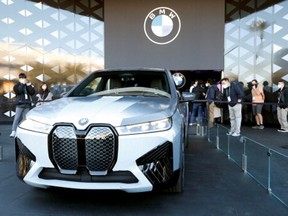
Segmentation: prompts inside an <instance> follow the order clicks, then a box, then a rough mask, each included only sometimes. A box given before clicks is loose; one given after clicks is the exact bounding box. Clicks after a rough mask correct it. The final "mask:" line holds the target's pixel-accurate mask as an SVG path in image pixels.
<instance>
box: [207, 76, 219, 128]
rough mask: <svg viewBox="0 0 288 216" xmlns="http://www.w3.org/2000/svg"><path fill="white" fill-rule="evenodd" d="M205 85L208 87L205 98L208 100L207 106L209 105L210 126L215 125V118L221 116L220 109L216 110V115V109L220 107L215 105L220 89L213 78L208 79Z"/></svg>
mask: <svg viewBox="0 0 288 216" xmlns="http://www.w3.org/2000/svg"><path fill="white" fill-rule="evenodd" d="M205 87H206V88H207V91H206V94H205V99H206V100H207V103H206V107H207V112H208V118H209V122H208V126H209V128H212V127H213V124H214V120H215V118H218V117H220V116H219V114H220V110H219V111H218V110H217V111H216V115H215V109H219V108H218V107H216V106H215V104H214V101H215V100H216V98H215V97H216V91H219V89H218V88H217V86H216V85H214V84H213V80H212V79H210V78H209V79H208V80H207V82H206V84H205Z"/></svg>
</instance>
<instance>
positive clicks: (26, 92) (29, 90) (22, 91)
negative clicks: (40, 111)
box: [13, 82, 35, 107]
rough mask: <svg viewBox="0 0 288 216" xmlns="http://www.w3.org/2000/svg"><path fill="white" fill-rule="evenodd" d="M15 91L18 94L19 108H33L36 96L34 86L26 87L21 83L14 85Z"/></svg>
mask: <svg viewBox="0 0 288 216" xmlns="http://www.w3.org/2000/svg"><path fill="white" fill-rule="evenodd" d="M13 90H14V92H15V94H16V101H17V104H16V105H17V106H18V107H31V106H32V103H31V102H32V96H33V95H34V94H35V88H34V86H33V85H26V84H22V83H20V82H19V83H17V84H16V85H14V87H13Z"/></svg>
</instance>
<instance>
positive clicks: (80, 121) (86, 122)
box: [78, 118, 89, 126]
mask: <svg viewBox="0 0 288 216" xmlns="http://www.w3.org/2000/svg"><path fill="white" fill-rule="evenodd" d="M88 122H89V120H88V118H81V119H80V120H79V121H78V123H79V124H80V125H82V126H83V125H86V124H88Z"/></svg>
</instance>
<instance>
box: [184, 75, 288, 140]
mask: <svg viewBox="0 0 288 216" xmlns="http://www.w3.org/2000/svg"><path fill="white" fill-rule="evenodd" d="M277 88H278V89H277V91H274V92H273V91H272V88H271V87H269V83H268V82H267V81H264V82H263V85H261V84H260V83H259V82H258V81H257V80H256V79H253V80H252V81H251V82H248V83H247V87H246V88H245V87H244V84H243V83H242V82H238V81H237V80H233V81H231V80H230V79H229V78H227V77H225V78H222V79H221V80H220V81H219V82H215V81H213V80H212V79H210V78H208V79H207V80H206V81H205V82H203V81H201V80H194V81H192V83H191V87H190V89H189V92H191V93H192V94H194V97H195V102H192V103H191V106H190V116H189V125H198V126H200V125H203V124H204V123H205V122H207V125H208V127H209V128H212V127H213V126H214V122H215V121H218V122H219V121H220V122H223V119H225V113H227V114H226V115H227V118H228V120H229V123H230V131H229V133H227V135H231V136H240V133H241V125H242V123H243V114H244V117H245V120H247V118H250V120H251V123H253V124H254V125H253V126H252V128H253V129H260V130H263V129H264V128H265V127H264V124H265V116H264V115H263V110H268V113H272V112H273V110H274V111H275V112H276V113H277V121H278V123H279V125H280V128H279V129H278V131H279V132H284V133H285V132H288V122H287V114H288V87H286V86H285V82H284V81H283V80H281V81H279V82H278V87H277ZM225 111H226V112H225ZM247 116H251V117H247Z"/></svg>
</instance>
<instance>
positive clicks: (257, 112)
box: [10, 73, 288, 137]
mask: <svg viewBox="0 0 288 216" xmlns="http://www.w3.org/2000/svg"><path fill="white" fill-rule="evenodd" d="M247 86H248V88H247V89H246V90H245V89H244V85H243V83H242V82H238V81H231V80H229V78H226V77H225V78H222V79H221V80H220V81H219V82H215V81H213V80H212V79H210V78H208V79H207V80H206V81H205V82H202V81H201V80H197V79H196V80H193V82H192V83H191V86H190V88H189V92H191V94H194V97H195V102H192V103H191V104H190V105H191V106H190V116H189V125H198V126H200V125H203V123H204V122H205V121H206V122H208V127H209V128H212V127H213V126H214V122H215V121H218V122H219V121H220V122H223V118H224V116H223V115H224V113H225V112H224V111H225V110H227V111H228V118H229V121H230V132H229V133H228V134H227V135H232V136H240V133H241V124H242V116H243V110H244V107H245V110H246V112H245V113H246V115H247V114H251V115H252V116H253V117H254V119H255V125H254V126H253V127H252V128H253V129H264V120H265V118H263V115H262V111H263V109H270V107H272V111H273V109H274V108H275V110H276V111H277V120H278V123H279V125H280V128H279V129H278V131H279V132H288V122H287V114H288V87H286V86H285V82H284V81H282V80H281V81H279V82H278V90H277V91H276V92H275V93H276V94H272V95H275V97H274V98H273V96H272V99H271V93H272V88H271V87H269V83H268V82H267V81H264V82H263V85H261V84H259V83H258V81H257V80H256V79H253V80H252V81H251V82H249V83H248V85H247ZM13 91H14V93H15V95H16V110H15V116H14V120H13V124H12V132H11V134H10V137H14V136H15V131H16V128H17V126H18V124H19V123H20V122H21V120H22V119H23V118H24V117H25V115H26V113H27V112H28V111H29V110H30V109H31V108H32V107H33V106H40V105H41V104H43V103H44V102H45V101H49V100H52V97H53V94H52V93H51V92H50V90H49V88H48V85H47V84H46V83H45V82H42V83H41V85H40V88H39V90H38V91H36V89H35V87H34V86H33V85H32V84H31V82H30V81H29V80H28V79H27V77H26V74H24V73H20V74H19V81H18V82H17V83H16V84H15V85H14V87H13ZM37 92H38V93H37ZM36 93H37V94H36ZM33 96H36V98H37V101H36V104H34V102H33V100H32V97H33ZM268 97H270V102H271V101H275V104H276V106H273V105H265V101H267V98H268ZM247 102H248V105H247ZM243 105H244V107H243ZM273 107H274V108H273ZM270 110H271V109H270Z"/></svg>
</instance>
